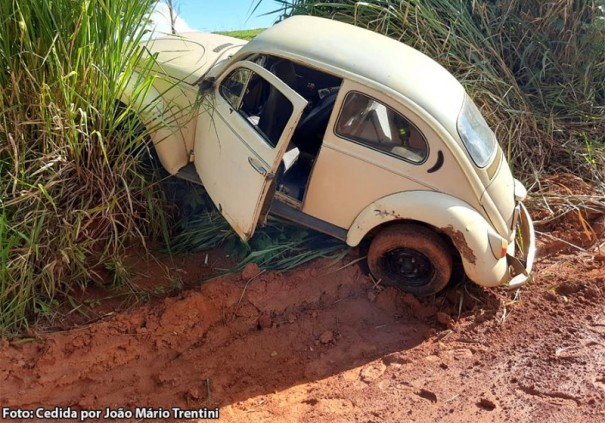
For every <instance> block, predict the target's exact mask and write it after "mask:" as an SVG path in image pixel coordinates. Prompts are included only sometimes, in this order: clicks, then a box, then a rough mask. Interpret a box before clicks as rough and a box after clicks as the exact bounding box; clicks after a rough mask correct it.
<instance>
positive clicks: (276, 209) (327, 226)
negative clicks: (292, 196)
mask: <svg viewBox="0 0 605 423" xmlns="http://www.w3.org/2000/svg"><path fill="white" fill-rule="evenodd" d="M269 213H271V214H273V215H275V216H279V217H282V218H284V219H286V220H290V221H292V222H294V223H298V224H300V225H303V226H306V227H308V228H311V229H313V230H316V231H317V232H321V233H324V234H326V235H330V236H331V237H334V238H336V239H339V240H341V241H346V239H347V230H346V229H343V228H340V227H338V226H336V225H332V224H331V223H327V222H325V221H323V220H321V219H317V218H316V217H313V216H309V215H308V214H306V213H303V212H301V211H300V210H297V209H295V208H294V207H292V206H289V205H288V204H285V203H282V202H281V201H279V200H277V199H274V200H273V203H271V210H269Z"/></svg>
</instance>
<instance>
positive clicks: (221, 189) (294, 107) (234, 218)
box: [194, 61, 307, 240]
mask: <svg viewBox="0 0 605 423" xmlns="http://www.w3.org/2000/svg"><path fill="white" fill-rule="evenodd" d="M280 63H281V66H283V68H284V69H282V72H289V73H290V74H292V73H293V72H294V69H293V67H292V64H291V63H290V62H287V61H282V62H280ZM278 65H279V64H278ZM278 69H279V66H277V67H275V69H273V68H272V70H273V71H274V72H275V74H273V73H271V72H269V71H268V70H266V69H264V68H263V67H261V66H259V65H257V64H255V63H252V62H248V61H242V62H238V63H236V64H234V65H232V66H230V67H229V68H228V69H227V70H226V71H225V72H223V74H222V75H224V76H223V77H222V78H220V79H219V80H218V81H217V83H216V84H215V86H214V88H213V92H212V94H211V95H210V96H209V97H208V98H206V99H204V106H205V107H206V109H207V110H205V111H203V112H202V113H201V114H200V116H199V117H198V123H197V130H196V140H195V145H194V153H195V168H196V171H197V173H198V174H199V176H200V179H201V180H202V183H203V184H204V186H205V187H206V190H207V192H208V194H209V195H210V198H211V199H212V201H213V202H214V204H215V205H216V207H217V208H218V209H219V211H220V212H221V213H222V214H223V216H224V217H225V219H227V221H228V222H229V224H230V225H231V227H232V228H233V229H234V230H235V232H237V234H238V235H239V236H240V237H241V238H242V239H244V240H248V239H249V238H250V237H251V236H252V235H253V234H254V230H255V228H256V225H257V222H258V219H259V217H260V214H261V210H262V209H263V204H264V202H265V199H266V198H267V196H268V195H269V196H272V195H273V193H272V192H269V190H270V187H271V181H272V179H273V178H274V177H275V174H276V173H277V170H278V168H279V164H280V161H281V159H282V156H283V154H284V152H285V150H286V147H287V146H288V143H289V141H290V137H291V136H292V132H293V131H294V128H296V125H297V124H298V121H299V119H300V116H301V114H302V112H303V110H304V108H305V106H306V104H307V101H306V100H305V99H304V98H302V97H301V96H300V95H298V94H297V93H296V92H295V91H294V90H293V89H291V88H290V87H289V86H288V85H287V84H286V83H284V82H283V81H282V80H280V79H279V78H278V77H277V76H276V75H280V72H279V71H278ZM294 77H295V74H294ZM270 199H271V197H269V198H267V200H270Z"/></svg>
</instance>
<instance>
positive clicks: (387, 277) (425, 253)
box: [368, 223, 452, 296]
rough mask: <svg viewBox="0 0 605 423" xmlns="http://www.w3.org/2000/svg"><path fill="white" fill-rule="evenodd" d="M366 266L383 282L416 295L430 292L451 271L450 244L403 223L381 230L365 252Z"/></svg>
mask: <svg viewBox="0 0 605 423" xmlns="http://www.w3.org/2000/svg"><path fill="white" fill-rule="evenodd" d="M368 266H369V268H370V271H371V272H372V274H373V275H374V277H375V278H376V279H379V280H380V281H381V283H382V284H383V285H392V286H396V287H397V288H399V289H401V290H402V291H405V292H408V293H410V294H413V295H417V296H426V295H432V294H435V293H437V292H439V291H441V290H442V289H443V288H445V286H446V285H447V284H448V282H449V280H450V276H451V274H452V254H451V251H450V248H449V245H448V244H447V243H446V242H445V241H444V240H443V239H442V238H441V237H440V236H439V235H438V234H436V233H435V232H434V231H432V230H430V229H428V228H425V227H424V226H421V225H417V224H411V223H409V224H408V223H402V224H397V225H392V226H388V227H386V228H384V229H383V230H381V231H380V232H379V233H378V234H377V235H376V236H375V237H374V239H373V240H372V243H371V245H370V250H369V251H368Z"/></svg>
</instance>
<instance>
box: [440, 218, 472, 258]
mask: <svg viewBox="0 0 605 423" xmlns="http://www.w3.org/2000/svg"><path fill="white" fill-rule="evenodd" d="M441 230H442V231H443V233H444V234H446V235H447V236H448V237H450V239H451V240H452V242H453V243H454V246H455V247H456V249H457V250H458V252H459V253H460V255H461V256H462V258H463V259H465V260H467V261H468V262H469V263H472V264H475V262H476V261H477V257H475V253H474V252H473V249H472V248H471V247H469V246H468V244H467V243H466V239H465V238H464V234H463V233H462V232H461V231H459V230H457V229H456V228H454V227H453V226H452V225H450V226H447V227H445V228H441Z"/></svg>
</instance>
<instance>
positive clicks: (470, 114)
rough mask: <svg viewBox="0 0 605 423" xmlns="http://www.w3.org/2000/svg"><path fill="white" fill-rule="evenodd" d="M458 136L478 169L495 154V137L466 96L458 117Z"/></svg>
mask: <svg viewBox="0 0 605 423" xmlns="http://www.w3.org/2000/svg"><path fill="white" fill-rule="evenodd" d="M457 127H458V134H459V135H460V138H461V139H462V142H463V143H464V146H465V147H466V150H467V151H468V153H469V154H470V156H471V158H472V159H473V161H474V162H475V164H476V165H477V166H478V167H485V166H487V165H488V164H489V163H490V161H491V159H492V157H494V153H495V152H496V135H494V133H493V132H492V130H491V129H490V128H489V126H487V122H486V121H485V119H484V118H483V115H482V114H481V112H480V111H479V109H478V108H477V106H475V103H473V100H471V98H470V97H469V96H468V95H467V96H466V98H465V100H464V104H463V106H462V110H461V112H460V116H459V117H458V123H457Z"/></svg>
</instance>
